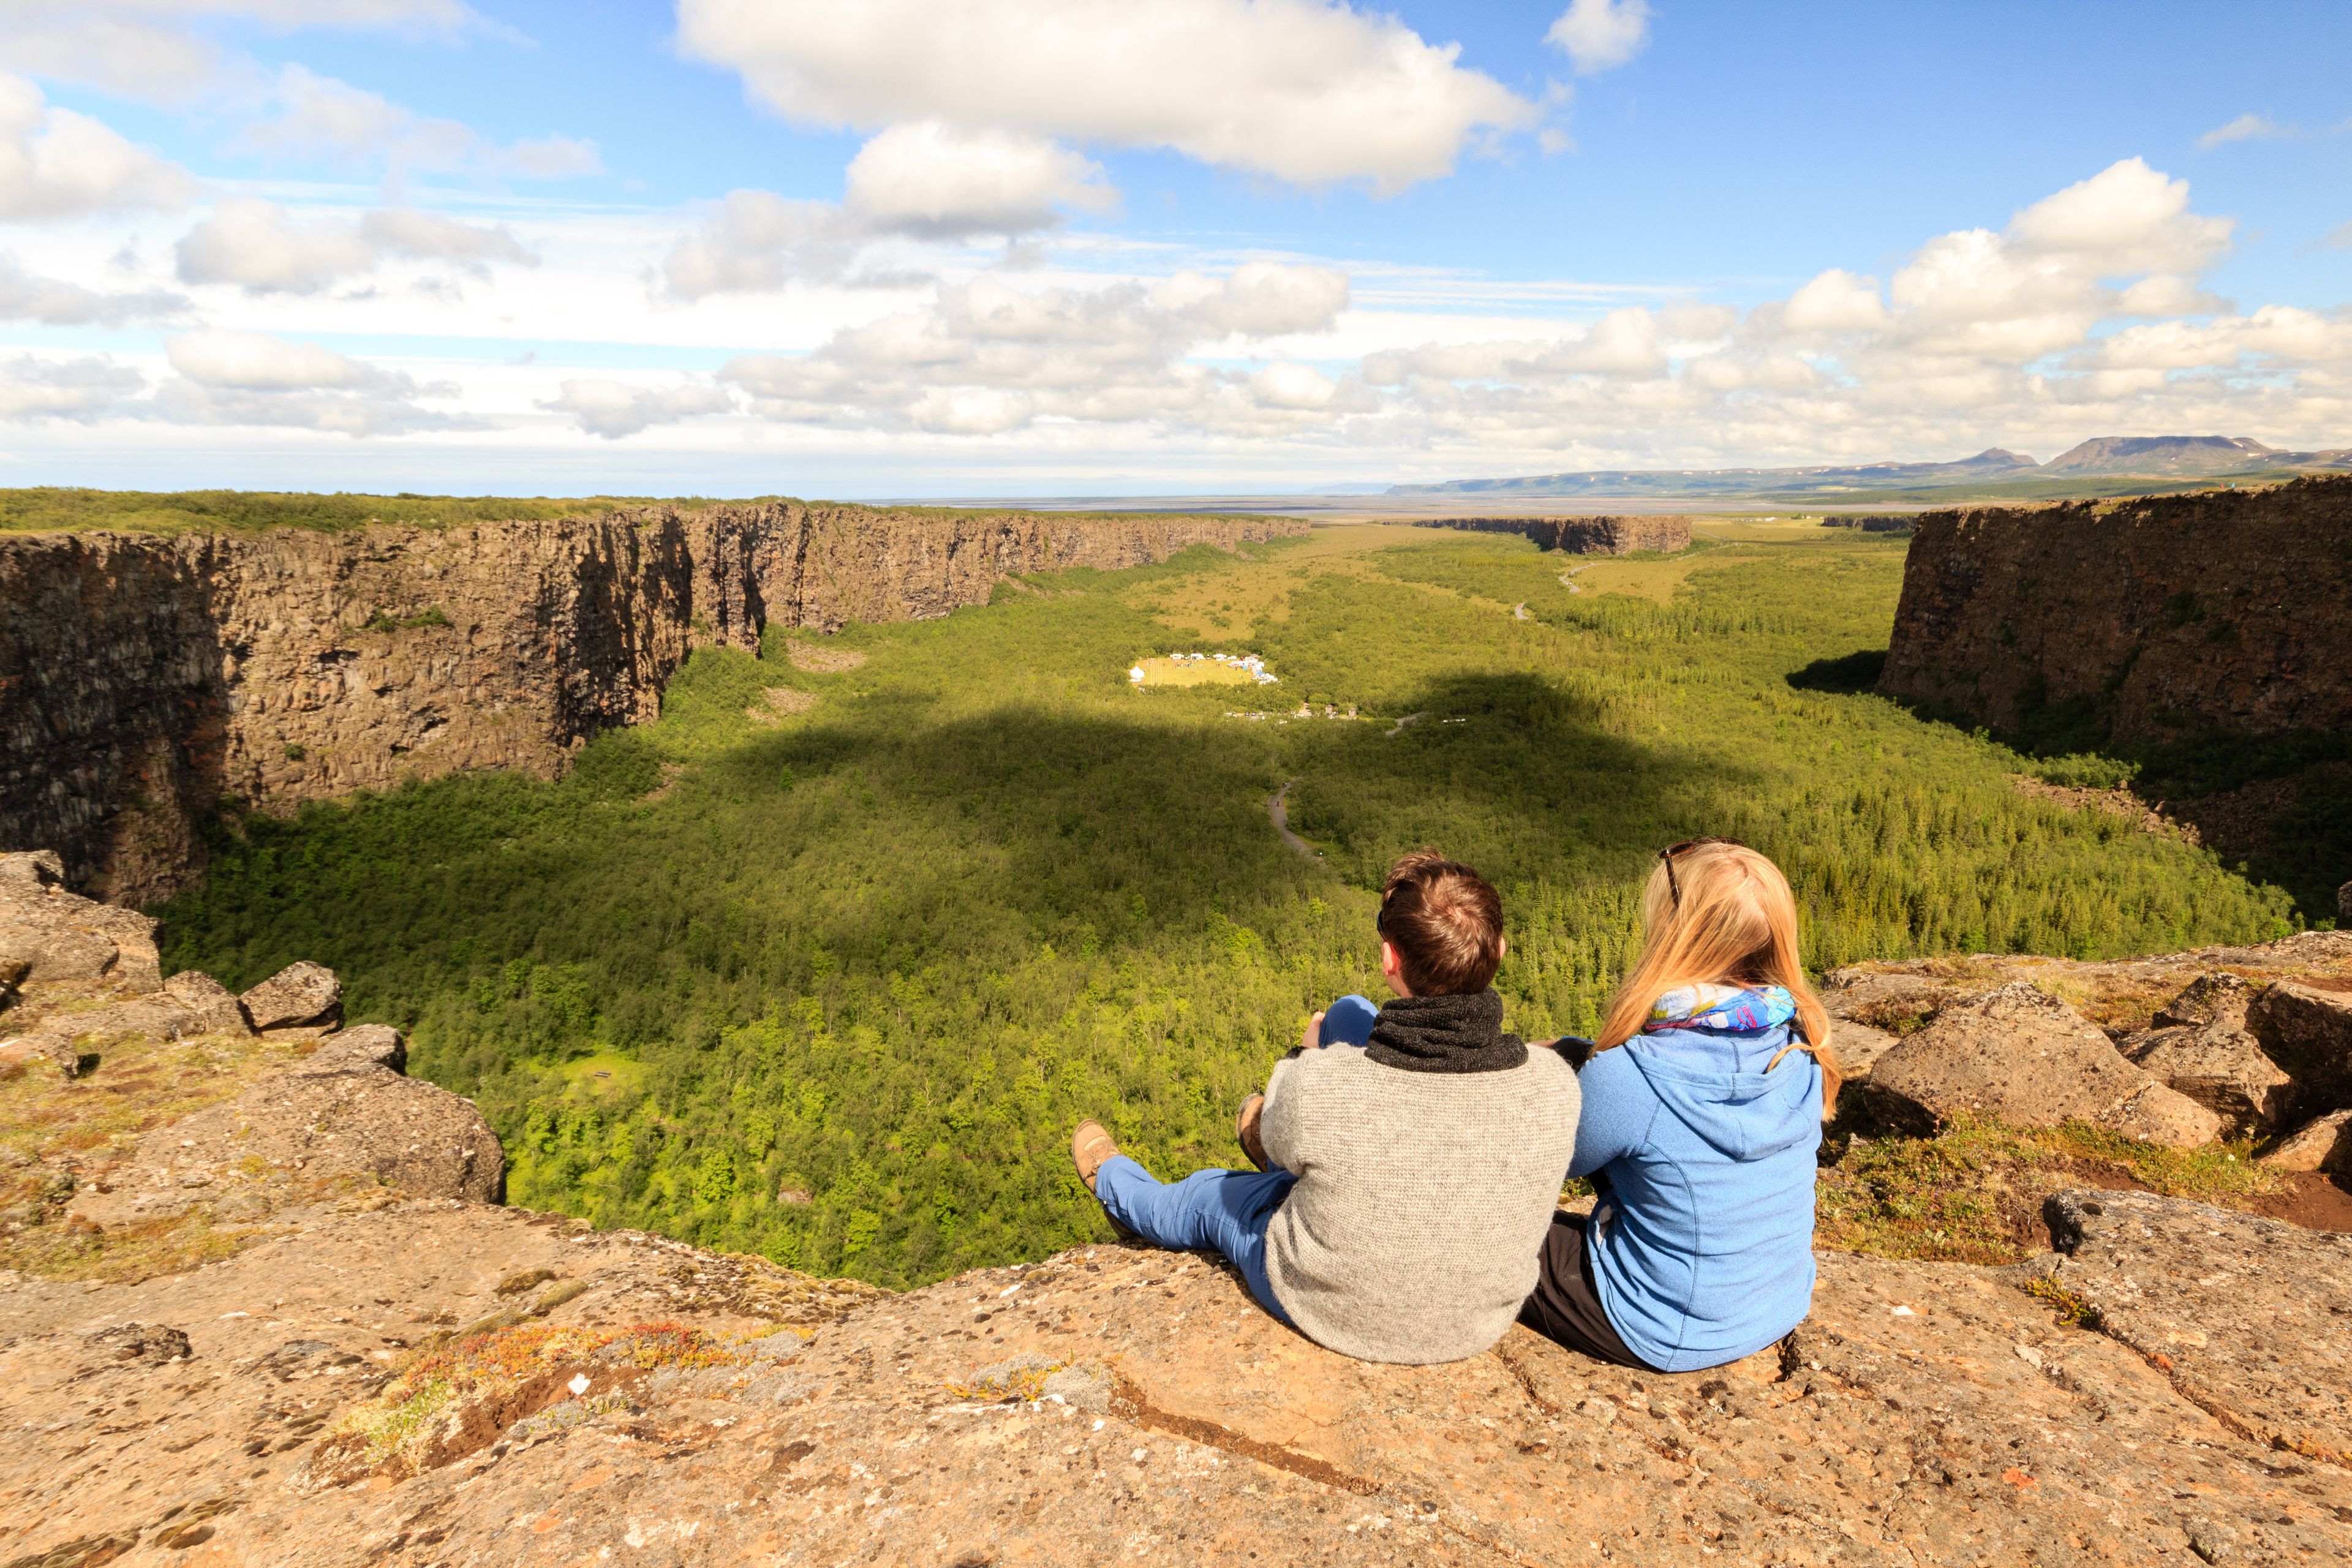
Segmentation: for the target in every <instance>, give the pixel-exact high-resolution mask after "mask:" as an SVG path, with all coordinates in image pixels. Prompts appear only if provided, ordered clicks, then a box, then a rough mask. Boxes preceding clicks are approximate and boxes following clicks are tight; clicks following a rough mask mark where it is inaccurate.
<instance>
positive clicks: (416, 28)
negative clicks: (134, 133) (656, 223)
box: [0, 0, 487, 104]
mask: <svg viewBox="0 0 2352 1568" xmlns="http://www.w3.org/2000/svg"><path fill="white" fill-rule="evenodd" d="M223 22H228V23H236V22H246V23H256V24H259V25H260V26H266V27H268V28H270V29H272V30H273V31H289V30H291V29H294V28H297V27H340V28H365V29H393V30H396V31H400V32H404V33H411V34H416V33H441V34H448V33H455V32H458V31H461V30H465V29H467V28H480V27H484V26H487V24H485V23H484V22H483V21H482V18H481V17H480V16H478V14H477V13H476V12H475V11H474V10H473V9H472V8H471V7H470V6H468V5H465V4H463V3H462V0H7V4H6V5H0V58H5V59H6V60H7V61H8V62H9V63H10V65H11V66H13V67H14V68H16V69H18V70H23V71H29V72H31V73H33V74H35V75H37V76H48V77H58V78H63V79H68V80H73V81H80V82H87V83H89V84H91V85H93V86H96V87H100V88H103V89H106V90H108V91H109V92H113V93H118V94H121V95H122V96H125V97H130V98H138V99H142V100H147V101H149V102H152V103H173V104H177V103H185V102H189V101H191V100H194V99H197V98H199V97H202V96H205V94H207V93H210V92H213V91H215V90H216V89H219V88H220V87H221V86H222V85H223V84H224V82H225V81H226V79H230V78H233V77H237V76H240V75H248V74H251V72H252V70H253V68H252V66H251V63H250V62H249V61H247V60H244V59H243V58H240V57H238V56H236V55H232V54H230V53H229V52H228V51H226V50H224V49H223V48H221V47H220V46H219V45H217V44H215V42H214V41H213V40H212V39H211V38H210V37H208V36H207V35H206V34H205V31H204V28H205V26H206V25H207V24H216V23H223Z"/></svg>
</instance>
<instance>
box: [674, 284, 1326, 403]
mask: <svg viewBox="0 0 2352 1568" xmlns="http://www.w3.org/2000/svg"><path fill="white" fill-rule="evenodd" d="M1347 301H1348V279H1347V277H1346V275H1345V274H1343V273H1339V272H1336V271H1333V270H1331V269H1329V268H1317V267H1297V266H1283V265H1276V264H1274V263H1267V262H1257V263H1251V264H1249V265H1247V266H1244V267H1240V268H1235V269H1234V271H1233V272H1232V273H1230V274H1227V275H1226V276H1224V277H1222V278H1209V277H1203V276H1201V275H1198V274H1192V273H1185V274H1180V275H1178V276H1177V277H1175V278H1172V279H1167V280H1165V281H1163V282H1160V283H1159V284H1157V285H1147V284H1144V283H1141V282H1133V281H1130V282H1122V283H1118V284H1113V285H1109V286H1108V287H1104V288H1099V289H1066V288H1049V289H1035V290H1024V289H1015V288H1013V287H1012V286H1011V285H1009V284H1007V283H1005V282H1003V280H1001V279H995V278H982V279H976V280H974V281H973V282H971V283H968V284H963V285H961V286H957V287H952V288H950V287H942V288H940V289H939V290H938V292H937V294H936V296H935V298H934V299H933V300H931V302H930V303H929V304H927V305H925V306H922V307H919V308H918V309H915V310H903V311H898V312H896V313H893V314H891V315H888V316H885V317H883V318H881V319H880V320H878V321H872V322H869V323H866V325H864V326H860V327H855V328H849V329H845V330H844V331H839V332H836V333H835V335H834V336H833V338H832V339H831V340H830V341H828V342H825V343H824V344H823V345H822V346H820V347H819V348H818V349H816V350H815V351H814V353H808V354H805V355H801V356H797V357H785V356H782V355H754V356H746V357H743V358H739V359H736V360H734V361H731V362H730V363H728V364H727V365H726V366H725V367H724V368H722V369H721V370H720V372H719V379H720V380H722V381H725V382H729V383H731V384H735V385H737V386H740V387H741V388H742V389H743V390H744V391H745V392H746V393H747V394H749V395H750V397H751V411H752V412H753V413H754V414H757V415H759V416H761V417H763V418H768V419H774V420H780V421H784V422H788V423H795V424H814V425H831V426H859V427H871V428H880V429H898V430H916V431H924V432H929V433H932V434H939V435H957V436H987V435H998V434H1002V433H1003V432H1006V431H1011V430H1017V429H1021V428H1023V427H1025V426H1030V425H1033V424H1034V423H1036V422H1038V421H1041V420H1046V421H1065V422H1079V423H1142V424H1146V425H1153V426H1185V427H1192V428H1201V429H1211V430H1221V431H1226V432H1230V433H1236V434H1257V435H1267V434H1276V433H1280V432H1283V431H1286V430H1296V429H1299V428H1303V427H1306V426H1309V425H1312V424H1315V423H1319V422H1320V421H1321V420H1323V419H1324V418H1326V417H1328V415H1329V414H1330V413H1332V412H1334V411H1339V410H1343V409H1346V408H1350V407H1354V408H1361V407H1364V406H1368V405H1367V404H1366V403H1365V402H1364V401H1363V399H1362V397H1361V395H1360V387H1356V386H1354V385H1353V384H1348V383H1341V382H1334V381H1332V380H1330V379H1329V378H1328V377H1325V376H1324V375H1323V374H1322V373H1321V372H1319V371H1317V370H1315V369H1313V368H1312V367H1310V366H1306V365H1300V364H1297V363H1286V362H1277V363H1276V364H1275V365H1271V366H1267V367H1265V368H1264V369H1262V370H1260V371H1258V372H1256V373H1255V374H1242V373H1239V372H1232V371H1226V370H1223V369H1214V368H1210V367H1206V366H1202V365H1198V364H1194V363H1187V356H1188V355H1191V354H1193V353H1201V352H1203V351H1211V350H1222V349H1223V348H1226V347H1230V346H1233V345H1235V344H1241V343H1247V342H1258V341H1265V340H1268V339H1276V338H1283V337H1289V336H1295V335H1299V334H1310V333H1315V332H1319V331H1328V329H1329V328H1330V326H1331V325H1332V323H1333V321H1335V320H1336V319H1337V317H1338V315H1339V311H1340V310H1343V309H1344V308H1345V307H1346V305H1347Z"/></svg>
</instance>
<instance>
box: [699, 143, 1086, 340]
mask: <svg viewBox="0 0 2352 1568" xmlns="http://www.w3.org/2000/svg"><path fill="white" fill-rule="evenodd" d="M846 186H847V190H846V195H845V196H844V198H843V200H842V201H840V202H839V203H833V202H813V201H794V200H793V199H791V198H789V197H786V196H780V195H775V194H774V193H773V192H771V191H748V190H747V191H733V192H730V193H729V194H728V195H727V197H726V198H725V199H724V200H723V201H721V202H720V203H719V205H718V206H717V208H716V209H714V210H713V211H712V213H711V214H710V216H709V217H708V218H707V219H705V220H704V222H703V223H702V224H701V225H700V226H698V228H696V229H695V230H694V231H693V232H692V233H690V234H688V235H687V236H686V237H684V238H682V239H680V240H679V241H678V243H677V245H676V246H675V247H673V248H672V249H671V251H670V254H669V256H668V258H667V260H666V261H665V262H664V263H663V268H662V274H663V279H664V282H665V285H666V287H667V289H668V291H669V292H670V293H671V294H672V295H673V296H675V297H677V298H678V299H682V300H694V299H700V298H702V297H703V296H705V295H709V294H719V293H741V292H754V291H760V290H766V289H780V288H782V287H783V286H784V285H785V284H787V283H791V282H794V281H799V280H815V279H823V280H832V279H842V278H845V277H847V276H849V275H850V273H851V272H852V270H853V269H854V268H855V267H856V264H857V263H858V261H859V259H860V258H861V257H862V256H863V255H864V254H865V252H866V248H867V247H869V246H871V245H872V244H874V243H875V242H877V241H880V240H885V239H890V238H894V237H898V238H910V239H927V240H952V239H968V238H971V237H975V236H979V235H1000V236H1003V237H1005V238H1007V239H1012V238H1016V237H1020V236H1022V235H1025V234H1034V233H1036V232H1037V231H1039V230H1042V229H1046V228H1051V227H1053V226H1055V225H1057V224H1059V223H1060V222H1061V221H1062V212H1061V210H1060V209H1062V208H1064V207H1077V208H1081V209H1084V210H1087V211H1094V212H1099V211H1102V210H1105V209H1106V208H1108V207H1109V206H1111V205H1114V204H1116V203H1117V201H1118V192H1116V191H1115V190H1113V189H1111V187H1110V186H1109V185H1108V184H1105V183H1104V182H1103V178H1102V169H1101V166H1100V165H1098V164H1097V163H1093V162H1092V161H1090V160H1088V159H1087V158H1084V157H1081V156H1079V155H1078V154H1077V153H1073V152H1071V151H1069V150H1068V149H1067V148H1066V147H1062V146H1059V145H1057V144H1055V142H1049V141H1047V140H1046V139H1045V138H1044V137H1042V136H1032V135H1028V134H1025V133H1023V132H1009V131H963V130H959V129H957V128H956V127H954V126H950V125H943V124H941V123H940V122H939V121H918V122H916V123H913V124H908V125H894V126H892V127H891V128H890V129H889V130H887V131H885V132H882V133H881V134H880V135H878V136H876V137H875V138H874V139H873V140H871V141H869V142H866V145H865V146H864V147H863V148H861V149H860V150H859V152H858V154H857V156H856V158H854V159H852V160H850V163H849V168H848V171H847V174H846ZM877 280H879V279H877Z"/></svg>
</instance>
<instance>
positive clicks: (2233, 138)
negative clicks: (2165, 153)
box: [2197, 114, 2294, 153]
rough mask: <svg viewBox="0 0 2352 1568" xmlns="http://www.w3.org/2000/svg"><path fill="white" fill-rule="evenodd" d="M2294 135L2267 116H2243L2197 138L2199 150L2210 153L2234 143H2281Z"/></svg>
mask: <svg viewBox="0 0 2352 1568" xmlns="http://www.w3.org/2000/svg"><path fill="white" fill-rule="evenodd" d="M2292 135H2294V132H2292V131H2290V130H2288V129H2287V128H2286V127H2285V126H2284V125H2281V124H2280V123H2278V122H2277V121H2274V120H2273V119H2271V118H2270V116H2268V115H2266V114H2241V115H2240V116H2238V118H2237V119H2235V120H2232V121H2230V123H2228V124H2227V125H2217V126H2215V127H2214V128H2213V129H2212V130H2210V131H2208V132H2205V134H2204V135H2202V136H2200V137H2199V138H2197V150H2198V151H2199V152H2200V153H2210V152H2211V151H2212V150H2213V149H2214V148H2216V147H2226V146H2228V145H2229V144H2230V143H2231V142H2279V141H2284V140H2285V139H2286V138H2287V137H2289V136H2292Z"/></svg>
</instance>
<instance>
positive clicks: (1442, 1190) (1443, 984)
mask: <svg viewBox="0 0 2352 1568" xmlns="http://www.w3.org/2000/svg"><path fill="white" fill-rule="evenodd" d="M1377 925H1378V929H1379V931H1380V934H1381V973H1384V974H1385V975H1387V977H1388V981H1389V984H1390V985H1391V987H1393V988H1394V990H1395V991H1396V994H1397V999H1396V1000H1395V1001H1393V1002H1391V1003H1390V1004H1389V1005H1387V1006H1385V1007H1382V1008H1381V1010H1380V1013H1379V1016H1378V1018H1377V1020H1376V1021H1375V1022H1374V1024H1373V1026H1372V1028H1371V1032H1370V1038H1369V1041H1368V1043H1367V1044H1366V1046H1365V1047H1364V1048H1362V1049H1352V1048H1348V1047H1344V1046H1332V1047H1330V1048H1326V1047H1327V1045H1328V1044H1329V1042H1328V1041H1327V1039H1326V1029H1325V1019H1324V1015H1323V1014H1320V1013H1318V1014H1317V1015H1315V1016H1314V1017H1313V1018H1311V1019H1309V1020H1308V1021H1307V1033H1306V1037H1305V1039H1304V1040H1302V1041H1301V1042H1300V1046H1299V1048H1298V1049H1297V1050H1295V1051H1293V1052H1291V1053H1290V1054H1289V1055H1288V1056H1287V1057H1286V1058H1284V1059H1283V1060H1282V1061H1281V1062H1279V1063H1277V1064H1276V1067H1275V1069H1274V1075H1273V1078H1272V1079H1270V1080H1269V1081H1268V1082H1267V1084H1266V1088H1265V1097H1264V1113H1263V1117H1262V1119H1259V1120H1258V1121H1256V1124H1255V1127H1253V1125H1252V1119H1251V1116H1250V1110H1251V1109H1254V1108H1255V1104H1256V1100H1255V1097H1253V1106H1252V1107H1251V1108H1245V1109H1244V1147H1247V1146H1248V1145H1249V1144H1250V1143H1251V1142H1262V1145H1263V1150H1264V1152H1265V1154H1266V1155H1267V1156H1269V1157H1270V1163H1271V1168H1269V1169H1262V1170H1258V1171H1224V1170H1209V1171H1196V1172H1194V1173H1192V1175H1190V1176H1187V1177H1186V1178H1184V1180H1182V1181H1181V1182H1177V1183H1175V1184H1171V1185H1164V1186H1163V1185H1162V1184H1160V1183H1159V1182H1158V1181H1155V1180H1154V1179H1153V1178H1152V1176H1151V1174H1150V1173H1149V1172H1147V1171H1146V1170H1144V1168H1143V1167H1142V1166H1141V1165H1139V1164H1137V1163H1135V1162H1134V1161H1133V1160H1130V1159H1129V1158H1127V1157H1126V1156H1125V1155H1123V1154H1121V1153H1119V1152H1118V1145H1117V1144H1116V1143H1114V1142H1112V1141H1111V1137H1110V1134H1109V1133H1108V1132H1107V1131H1104V1130H1103V1128H1102V1125H1101V1124H1100V1123H1099V1122H1095V1121H1085V1122H1081V1123H1080V1124H1079V1125H1078V1129H1077V1131H1076V1134H1075V1135H1074V1136H1073V1137H1072V1139H1071V1148H1070V1152H1071V1155H1072V1157H1073V1158H1074V1159H1075V1160H1076V1163H1077V1167H1078V1174H1079V1176H1080V1177H1081V1178H1082V1179H1084V1181H1085V1182H1086V1184H1087V1189H1088V1190H1089V1191H1090V1192H1092V1193H1093V1194H1095V1195H1096V1197H1097V1198H1098V1199H1100V1200H1101V1202H1102V1205H1103V1210H1104V1212H1105V1213H1106V1214H1108V1215H1109V1216H1110V1218H1111V1221H1112V1223H1113V1224H1115V1225H1118V1226H1120V1227H1121V1228H1122V1229H1125V1230H1128V1231H1130V1232H1132V1233H1134V1234H1136V1235H1138V1236H1140V1237H1143V1238H1144V1239H1146V1240H1148V1241H1150V1242H1153V1243H1155V1244H1156V1245H1158V1246H1160V1247H1205V1248H1210V1249H1213V1250H1214V1251H1217V1252H1221V1253H1223V1254H1224V1256H1225V1257H1226V1258H1230V1259H1231V1260H1232V1261H1233V1264H1234V1267H1235V1268H1238V1269H1239V1270H1240V1271H1241V1275H1242V1278H1243V1279H1244V1280H1245V1281H1246V1282H1247V1283H1248V1285H1249V1288H1250V1292H1251V1294H1253V1295H1255V1297H1256V1298H1257V1300H1258V1302H1259V1304H1260V1305H1262V1306H1263V1307H1265V1310H1267V1311H1269V1312H1271V1313H1273V1314H1274V1315H1275V1316H1276V1318H1278V1319H1280V1320H1281V1321H1283V1322H1285V1323H1287V1324H1289V1325H1290V1326H1292V1327H1294V1328H1296V1329H1297V1330H1298V1331H1300V1332H1302V1333H1304V1334H1306V1335H1307V1337H1308V1338H1309V1339H1312V1340H1314V1341H1315V1342H1317V1343H1318V1344H1321V1345H1323V1346H1325V1347H1327V1348H1328V1349H1331V1350H1335V1351H1338V1352H1341V1353H1342V1354H1345V1355H1351V1356H1356V1357H1359V1358H1360V1359H1362V1360H1365V1361H1383V1362H1407V1363H1428V1362H1444V1361H1459V1360H1461V1359H1462V1358H1463V1357H1465V1356H1473V1355H1476V1354H1477V1353H1478V1352H1481V1351H1483V1350H1485V1349H1486V1348H1487V1347H1488V1346H1490V1345H1492V1344H1493V1343H1494V1342H1496V1340H1498V1339H1500V1338H1501V1337H1502V1336H1503V1332H1504V1331H1505V1330H1507V1329H1508V1328H1509V1327H1510V1326H1511V1321H1512V1320H1513V1319H1514V1318H1515V1317H1516V1316H1517V1314H1518V1310H1519V1306H1520V1303H1521V1302H1523V1301H1525V1300H1527V1297H1528V1291H1529V1290H1530V1289H1533V1288H1534V1285H1535V1283H1536V1258H1537V1252H1538V1247H1539V1244H1540V1243H1541V1242H1542V1240H1543V1237H1544V1235H1545V1227H1546V1226H1548V1225H1549V1223H1550V1219H1551V1212H1552V1207H1553V1205H1554V1204H1555V1203H1556V1202H1557V1200H1558V1198H1559V1185H1560V1173H1561V1172H1562V1171H1564V1170H1566V1169H1567V1167H1568V1159H1569V1155H1570V1152H1571V1151H1572V1149H1573V1147H1574V1144H1575V1141H1576V1122H1577V1108H1578V1096H1577V1081H1576V1074H1575V1072H1574V1070H1573V1069H1571V1068H1570V1067H1569V1065H1568V1063H1567V1062H1565V1061H1564V1060H1562V1059H1561V1058H1559V1056H1557V1055H1555V1054H1554V1053H1553V1052H1551V1051H1548V1050H1536V1051H1530V1050H1528V1047H1526V1046H1525V1045H1524V1044H1522V1043H1521V1042H1520V1041H1519V1039H1518V1038H1517V1037H1515V1036H1511V1035H1507V1034H1505V1033H1503V1030H1502V1023H1503V1001H1502V998H1501V997H1499V996H1497V995H1496V994H1495V993H1494V991H1493V990H1492V989H1490V985H1491V983H1492V982H1493V980H1494V977H1495V971H1496V969H1497V968H1498V967H1499V966H1500V965H1501V963H1502V960H1503V947H1504V943H1503V904H1502V900H1501V899H1500V898H1499V897H1497V896H1496V892H1495V889H1493V888H1492V887H1490V886H1489V885H1488V884H1487V882H1486V879H1484V878H1482V877H1480V876H1479V875H1478V873H1476V872H1475V871H1473V870H1472V869H1470V868H1468V867H1467V866H1461V865H1457V864H1455V863H1454V862H1453V861H1451V860H1448V859H1446V858H1444V856H1442V855H1440V854H1438V853H1437V852H1436V851H1434V850H1427V849H1424V850H1420V851H1417V852H1416V853H1414V854H1412V855H1408V856H1406V857H1405V858H1403V859H1402V860H1400V861H1398V862H1397V865H1396V868H1395V869H1394V870H1392V871H1391V872H1390V873H1389V878H1388V883H1387V886H1386V887H1385V889H1383V890H1382V893H1381V912H1380V918H1379V920H1378V921H1377ZM1253 1131H1255V1132H1256V1133H1257V1134H1258V1135H1259V1136H1258V1138H1257V1139H1255V1140H1253V1139H1252V1138H1251V1137H1250V1136H1249V1135H1250V1133H1251V1132H1253ZM1256 1152H1257V1151H1255V1150H1252V1154H1253V1158H1255V1154H1256Z"/></svg>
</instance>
